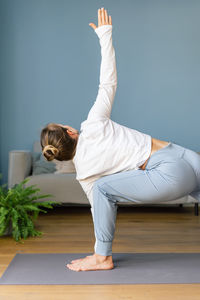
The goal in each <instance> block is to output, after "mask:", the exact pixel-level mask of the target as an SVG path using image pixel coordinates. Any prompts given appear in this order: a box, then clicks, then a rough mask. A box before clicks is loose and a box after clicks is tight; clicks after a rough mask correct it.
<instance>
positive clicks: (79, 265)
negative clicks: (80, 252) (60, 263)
mask: <svg viewBox="0 0 200 300" xmlns="http://www.w3.org/2000/svg"><path fill="white" fill-rule="evenodd" d="M66 266H67V267H68V268H69V269H70V270H72V271H76V272H79V271H96V270H111V269H113V268H114V264H113V261H112V256H102V255H99V254H96V253H95V254H93V255H92V256H86V257H85V258H83V259H80V260H76V261H74V263H72V264H67V265H66Z"/></svg>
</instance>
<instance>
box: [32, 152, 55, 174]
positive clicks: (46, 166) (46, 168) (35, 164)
mask: <svg viewBox="0 0 200 300" xmlns="http://www.w3.org/2000/svg"><path fill="white" fill-rule="evenodd" d="M55 171H56V165H55V163H54V162H51V161H47V160H46V159H45V158H44V156H43V154H42V153H41V152H33V153H32V175H39V174H44V173H54V172H55Z"/></svg>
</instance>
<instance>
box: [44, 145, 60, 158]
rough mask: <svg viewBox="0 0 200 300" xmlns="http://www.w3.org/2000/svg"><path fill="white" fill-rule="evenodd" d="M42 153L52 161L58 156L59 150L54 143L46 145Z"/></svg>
mask: <svg viewBox="0 0 200 300" xmlns="http://www.w3.org/2000/svg"><path fill="white" fill-rule="evenodd" d="M42 153H43V155H44V156H45V158H46V159H47V160H48V161H51V160H53V159H55V158H56V157H57V156H58V153H59V150H58V149H57V148H56V147H54V146H53V145H46V146H45V147H44V149H43V151H42Z"/></svg>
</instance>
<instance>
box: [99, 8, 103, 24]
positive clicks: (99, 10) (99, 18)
mask: <svg viewBox="0 0 200 300" xmlns="http://www.w3.org/2000/svg"><path fill="white" fill-rule="evenodd" d="M101 25H102V23H101V9H98V26H101Z"/></svg>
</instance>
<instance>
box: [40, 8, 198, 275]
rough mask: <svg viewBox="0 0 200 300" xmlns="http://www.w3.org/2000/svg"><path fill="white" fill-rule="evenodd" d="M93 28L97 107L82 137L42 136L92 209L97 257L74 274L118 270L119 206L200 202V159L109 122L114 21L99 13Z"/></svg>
mask: <svg viewBox="0 0 200 300" xmlns="http://www.w3.org/2000/svg"><path fill="white" fill-rule="evenodd" d="M89 25H90V26H91V27H92V28H93V29H94V30H95V32H96V34H97V36H98V37H99V41H100V46H101V55H102V61H101V69H100V84H99V90H98V94H97V98H96V101H95V103H94V105H93V107H92V108H91V110H90V112H89V114H88V117H87V120H86V121H84V122H83V123H82V124H81V133H79V132H78V131H77V130H76V129H74V128H72V127H70V126H68V125H62V124H54V123H50V124H48V125H47V126H46V127H45V128H44V129H43V130H42V132H41V146H42V149H43V154H44V156H45V157H46V159H47V160H49V161H50V160H53V159H57V160H73V162H74V165H75V168H76V172H77V177H76V178H77V180H78V181H79V182H80V184H81V186H82V187H83V190H84V191H85V193H86V194H87V197H88V199H89V202H90V204H91V212H92V217H93V222H94V229H95V237H96V243H95V248H94V249H95V253H94V254H93V255H91V256H87V257H86V258H83V259H78V260H75V261H72V262H71V264H67V267H68V268H69V269H71V270H74V271H83V270H84V271H85V270H99V269H104V270H107V269H112V268H113V261H112V241H113V237H114V231H115V220H116V213H117V202H123V201H127V200H128V201H133V202H137V203H148V202H149V203H156V202H158V201H159V202H161V201H170V200H173V199H177V198H179V197H182V196H184V195H188V194H191V195H193V196H195V197H197V198H198V197H199V199H200V196H199V194H198V193H199V190H200V158H199V155H198V154H197V153H195V152H194V151H191V150H189V149H186V148H183V147H181V146H179V145H176V144H174V143H171V142H168V141H161V140H158V139H155V138H152V137H151V136H149V135H147V134H144V133H142V132H139V131H137V130H134V129H130V128H127V127H125V126H122V125H119V124H117V123H115V122H113V121H112V120H111V119H110V113H111V108H112V104H113V100H114V96H115V92H116V87H117V72H116V63H115V51H114V48H113V45H112V19H111V16H108V14H107V11H106V10H104V8H102V9H99V10H98V27H96V25H95V24H93V23H90V24H89ZM108 175H109V176H108Z"/></svg>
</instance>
